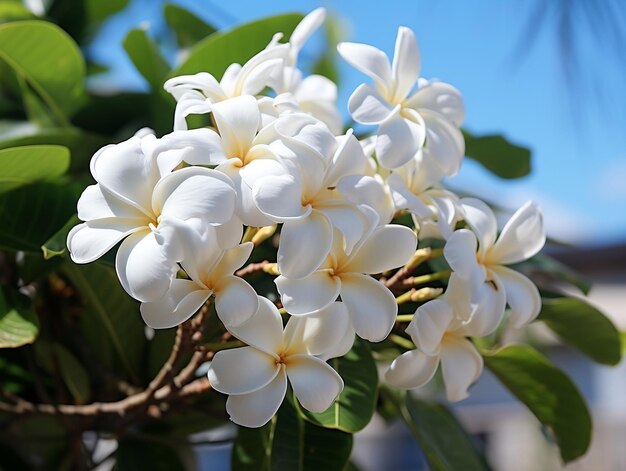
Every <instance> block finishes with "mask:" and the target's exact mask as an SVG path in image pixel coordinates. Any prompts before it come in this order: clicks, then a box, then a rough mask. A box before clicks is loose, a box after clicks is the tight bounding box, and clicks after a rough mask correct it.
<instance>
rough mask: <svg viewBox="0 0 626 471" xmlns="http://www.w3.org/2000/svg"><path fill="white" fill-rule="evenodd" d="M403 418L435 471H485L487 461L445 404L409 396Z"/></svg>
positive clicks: (402, 412)
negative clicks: (459, 470)
mask: <svg viewBox="0 0 626 471" xmlns="http://www.w3.org/2000/svg"><path fill="white" fill-rule="evenodd" d="M400 407H401V415H402V417H403V418H404V420H405V422H406V423H407V425H408V426H409V428H410V429H411V431H412V432H413V435H415V438H416V439H417V441H418V442H419V444H420V446H421V447H422V450H423V451H424V454H425V455H426V459H427V460H428V464H429V466H430V468H431V469H433V470H434V471H456V470H457V469H462V470H464V471H485V470H488V469H489V466H488V464H487V462H486V461H485V458H484V457H483V456H482V455H481V454H480V453H479V452H478V450H477V449H476V447H475V446H474V444H473V443H472V440H471V438H470V436H469V435H468V434H467V432H466V431H465V429H464V428H463V426H462V425H461V424H460V423H459V421H458V420H457V419H456V417H455V416H454V415H453V414H452V413H451V412H450V410H448V408H446V407H445V406H443V405H442V404H438V403H436V402H427V401H420V400H418V399H414V398H413V397H412V396H411V395H410V394H407V395H406V398H405V400H404V402H403V403H402V404H401V406H400Z"/></svg>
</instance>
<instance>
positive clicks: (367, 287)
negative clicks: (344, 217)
mask: <svg viewBox="0 0 626 471" xmlns="http://www.w3.org/2000/svg"><path fill="white" fill-rule="evenodd" d="M416 246H417V239H416V237H415V234H414V233H413V231H411V230H410V229H409V228H408V227H404V226H399V225H386V226H379V227H377V228H376V229H374V230H373V231H372V232H371V233H369V234H367V235H366V236H365V237H364V238H363V239H362V240H361V241H359V243H358V244H357V245H356V247H355V248H354V250H353V251H352V252H351V254H350V255H347V254H346V252H345V249H344V247H343V244H342V242H341V236H340V234H337V233H335V238H334V242H333V249H332V251H331V253H330V254H329V256H328V258H327V259H326V261H325V263H324V264H323V265H322V266H321V267H320V268H319V269H318V270H317V271H315V272H313V273H312V274H311V275H309V276H307V277H304V278H300V279H292V278H287V277H286V276H283V275H281V276H279V277H277V278H276V280H275V283H276V287H277V288H278V292H279V293H280V295H281V300H282V303H283V305H284V306H285V308H286V309H287V311H288V312H289V313H290V314H293V315H306V314H309V313H312V312H315V311H317V310H319V309H323V308H325V307H327V306H329V305H330V304H332V303H333V302H334V301H335V300H336V299H337V296H341V300H342V301H343V303H344V304H345V306H346V307H347V309H348V312H349V314H350V318H351V321H352V325H353V326H354V329H355V331H356V333H357V334H358V335H359V336H360V337H362V338H364V339H367V340H370V341H373V342H379V341H381V340H383V339H384V338H385V337H386V336H387V335H388V334H389V332H390V331H391V328H392V327H393V324H394V322H395V319H396V315H397V313H398V305H397V304H396V299H395V297H394V295H393V294H392V292H391V291H389V289H388V288H387V287H385V286H384V285H383V284H382V283H380V282H379V281H377V280H375V279H374V278H372V277H371V276H368V274H375V273H382V272H384V271H387V270H391V269H393V268H397V267H400V266H402V265H404V264H405V263H407V262H408V261H409V259H410V258H411V256H412V255H413V254H414V253H415V249H416Z"/></svg>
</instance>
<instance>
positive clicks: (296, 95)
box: [262, 8, 341, 134]
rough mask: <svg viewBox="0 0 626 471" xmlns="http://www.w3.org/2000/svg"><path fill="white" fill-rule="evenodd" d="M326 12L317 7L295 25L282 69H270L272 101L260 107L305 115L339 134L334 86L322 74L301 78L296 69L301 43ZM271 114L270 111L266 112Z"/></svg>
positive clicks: (339, 126)
mask: <svg viewBox="0 0 626 471" xmlns="http://www.w3.org/2000/svg"><path fill="white" fill-rule="evenodd" d="M325 18H326V10H325V9H324V8H317V9H315V10H313V11H312V12H311V13H309V14H308V15H306V16H305V17H304V18H303V19H302V21H301V22H300V23H299V24H298V25H297V26H296V28H295V29H294V31H293V33H292V34H291V37H290V39H289V43H288V44H289V53H288V54H287V57H286V58H285V60H284V61H283V63H282V68H276V69H274V72H273V75H272V80H271V83H270V87H271V88H272V89H273V90H275V91H276V93H277V94H278V96H276V98H275V99H267V100H262V101H263V102H264V104H267V105H269V106H272V107H274V108H276V110H277V111H278V113H279V114H281V113H284V112H290V111H291V112H305V113H309V114H310V115H312V116H314V117H315V118H317V119H319V120H321V121H322V122H324V123H325V124H326V125H327V126H328V128H329V129H330V130H331V131H332V132H333V133H334V134H339V133H340V132H341V116H340V114H339V110H338V109H337V105H336V102H337V85H335V83H334V82H333V81H332V80H329V79H328V78H327V77H324V76H322V75H309V76H308V77H303V76H302V72H301V71H300V70H299V69H298V68H297V67H296V65H297V62H298V55H299V53H300V50H301V49H302V47H303V46H304V43H305V42H306V41H307V40H308V39H309V38H310V37H311V35H312V34H313V33H314V32H315V31H316V30H317V29H318V28H319V27H320V26H321V25H322V23H323V22H324V19H325ZM281 37H282V34H278V35H276V36H275V37H274V40H273V41H272V43H270V45H269V46H268V48H271V47H275V46H277V45H279V43H278V40H279V39H280V38H281ZM270 113H271V112H270Z"/></svg>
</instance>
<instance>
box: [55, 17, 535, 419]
mask: <svg viewBox="0 0 626 471" xmlns="http://www.w3.org/2000/svg"><path fill="white" fill-rule="evenodd" d="M324 16H325V12H324V10H323V9H318V10H315V11H313V12H312V13H310V14H309V15H307V16H306V17H305V18H304V20H303V21H302V22H301V23H300V24H299V25H298V26H297V28H296V29H295V30H294V32H293V34H292V35H291V39H290V41H289V42H288V43H281V42H280V41H281V40H282V35H281V34H277V35H276V36H275V37H274V39H273V40H272V41H271V42H270V44H268V45H267V47H266V48H265V49H264V50H263V51H261V52H259V53H258V54H257V55H256V56H254V57H252V58H251V59H250V60H249V61H248V62H247V63H245V64H243V65H240V64H232V65H231V66H230V67H228V69H227V70H226V72H225V73H224V75H223V77H222V78H221V80H218V79H217V78H215V77H213V76H212V75H210V74H208V73H199V74H196V75H190V76H181V77H175V78H172V79H170V80H168V81H167V82H166V83H165V89H166V90H167V91H168V92H169V93H171V95H172V96H173V97H174V98H175V100H176V102H177V106H176V112H175V116H174V129H173V132H172V133H171V134H167V135H165V136H163V137H156V136H155V135H154V134H153V133H152V132H151V131H149V130H141V131H139V132H138V133H137V134H136V135H135V136H134V137H132V138H130V139H129V140H127V141H125V142H122V143H120V144H116V145H110V146H107V147H104V148H103V149H101V150H100V151H99V152H98V153H97V154H96V155H94V157H93V158H92V161H91V173H92V175H93V178H94V179H95V181H96V184H94V185H92V186H89V187H88V188H87V189H86V190H85V191H84V193H83V194H82V196H81V198H80V200H79V202H78V216H79V218H80V219H81V220H82V221H84V222H83V223H81V224H79V225H78V226H76V227H74V228H73V229H72V230H71V232H70V233H69V235H68V239H67V245H68V248H69V251H70V253H71V257H72V259H73V260H74V261H75V262H76V263H88V262H91V261H94V260H96V259H97V258H99V257H101V256H102V255H103V254H105V253H106V252H107V251H109V250H110V249H111V248H113V247H114V246H116V245H117V244H119V243H120V242H121V244H120V245H119V248H118V249H117V255H116V262H115V265H116V271H117V274H118V276H119V279H120V282H121V285H122V286H123V288H124V289H125V290H126V291H127V292H128V294H129V295H130V296H132V297H133V298H135V299H137V300H138V301H140V302H141V315H142V317H143V319H144V321H145V322H146V324H147V325H148V326H150V327H153V328H156V329H160V328H169V327H173V326H176V325H179V324H181V323H182V322H184V321H186V320H187V319H189V318H190V317H191V316H193V315H194V314H195V313H196V312H197V311H198V309H200V308H201V307H202V306H203V305H205V303H207V302H208V301H210V300H213V301H214V306H215V311H216V313H217V315H218V316H219V318H220V320H221V321H222V323H223V325H224V326H225V328H226V329H227V330H228V331H229V332H230V333H231V334H232V335H233V336H234V337H235V338H237V339H239V340H240V341H242V342H243V343H245V344H246V345H247V346H244V347H241V348H236V349H230V350H224V351H219V352H217V353H216V354H215V356H214V357H213V360H212V362H211V366H210V369H209V373H208V376H209V380H210V382H211V385H212V386H213V388H214V389H216V390H217V391H220V392H223V393H225V394H228V395H229V398H228V401H227V405H226V407H227V411H228V413H229V414H230V416H231V419H232V420H233V421H234V422H236V423H238V424H241V425H245V426H249V427H259V426H261V425H263V424H265V423H267V421H269V420H270V419H271V417H272V416H273V415H274V414H275V413H276V411H277V410H278V408H279V406H280V404H281V403H282V401H283V399H284V397H285V394H286V390H287V385H288V382H289V383H290V384H291V387H292V388H293V391H294V393H295V396H296V397H297V398H298V400H299V402H300V403H301V405H302V407H304V408H306V409H308V410H310V411H313V412H321V411H324V410H325V409H327V408H328V407H329V406H331V404H332V403H333V401H334V400H335V399H336V398H337V397H338V395H339V394H340V392H341V391H342V388H343V381H342V379H341V377H340V376H339V374H337V372H336V371H335V370H333V368H331V367H330V366H329V365H328V364H327V363H326V360H328V359H330V358H334V357H340V356H342V355H344V354H345V353H346V352H348V351H349V350H350V349H351V347H352V345H353V343H354V340H355V336H359V337H361V338H363V339H366V340H367V341H370V342H380V341H382V340H384V339H386V338H387V337H388V335H389V334H390V332H391V331H392V329H394V326H397V323H396V320H397V314H398V300H397V299H396V296H395V294H394V293H393V292H392V290H391V289H390V288H393V286H391V285H390V284H389V283H385V282H384V281H385V278H383V277H381V276H379V275H380V274H383V276H384V277H387V278H386V279H389V273H390V272H392V271H393V270H395V269H397V268H400V267H404V269H405V270H406V269H407V267H408V266H410V265H411V263H413V262H414V259H415V254H416V250H417V242H418V238H419V239H420V240H422V239H426V238H429V239H432V238H437V239H440V240H442V241H444V243H445V248H444V252H443V253H444V256H445V259H446V261H447V262H448V264H449V266H450V268H451V269H452V270H453V273H452V275H451V276H450V278H449V280H448V281H447V283H444V284H447V289H446V290H445V293H443V295H441V296H440V297H438V298H437V299H431V300H428V299H422V300H421V301H422V304H421V305H420V307H419V308H418V309H417V311H416V312H415V315H414V316H413V318H412V320H411V322H410V324H409V326H408V328H407V329H406V332H407V334H409V335H410V337H411V339H412V340H413V342H414V344H415V346H416V349H415V350H410V351H408V352H405V353H404V354H402V355H401V356H400V357H398V358H397V359H396V360H395V361H394V362H393V363H392V365H391V367H390V368H389V370H388V372H387V374H386V380H387V381H388V382H389V383H390V384H391V385H394V386H397V387H400V388H415V387H419V386H421V385H423V384H425V383H426V382H428V381H429V380H430V379H431V378H432V377H433V375H434V373H435V371H436V369H437V368H438V365H439V364H441V370H442V373H443V378H444V382H445V386H446V390H447V394H448V398H449V399H450V400H453V401H454V400H460V399H463V398H464V397H465V396H466V395H467V389H468V387H469V386H470V385H471V383H472V382H473V381H475V380H476V378H477V377H478V376H479V374H480V372H481V370H482V358H481V356H480V354H479V353H478V351H477V350H476V348H475V347H474V345H473V343H472V342H471V340H469V337H476V336H484V335H487V334H489V333H491V332H493V331H494V330H495V329H496V328H497V327H498V326H499V325H500V324H501V322H502V321H503V319H504V316H505V308H506V305H508V306H509V307H510V316H509V319H510V320H509V322H511V323H512V324H513V325H514V326H516V327H520V326H523V325H524V324H527V323H528V322H530V321H532V320H533V319H534V318H535V317H536V316H537V314H538V312H539V309H540V298H539V295H538V291H537V288H536V287H535V286H534V285H533V284H532V282H531V281H529V280H528V279H527V278H526V277H525V276H523V275H522V274H520V273H518V272H517V271H514V270H513V269H511V268H508V267H507V266H506V265H510V264H514V263H517V262H519V261H522V260H525V259H527V258H529V257H531V256H532V255H534V254H535V253H537V251H539V250H540V249H541V247H542V246H543V243H544V240H545V237H544V235H543V227H542V220H541V214H540V212H539V210H538V209H537V208H536V207H535V206H534V205H532V204H527V205H526V206H524V207H523V208H521V209H520V210H519V211H518V212H517V213H516V214H515V215H514V216H513V217H512V218H511V220H510V221H509V222H508V223H507V224H506V226H505V227H504V229H503V230H502V232H501V233H500V235H499V236H498V231H497V224H496V218H495V216H494V214H493V212H492V211H491V210H490V209H489V207H487V206H486V205H485V204H484V203H483V202H481V201H479V200H476V199H472V198H460V197H458V196H457V195H455V194H454V193H453V192H451V191H449V190H447V189H445V188H444V187H443V184H442V180H443V179H444V178H445V177H450V176H453V175H454V174H455V173H456V172H457V171H458V170H459V167H460V165H461V161H462V159H463V156H464V151H465V149H464V140H463V135H462V133H461V130H460V125H461V123H462V121H463V116H464V109H463V101H462V98H461V95H460V93H459V91H458V90H456V89H455V88H454V87H452V86H451V85H448V84H446V83H443V82H439V81H429V80H425V79H423V78H421V77H420V76H419V74H420V58H419V52H418V49H417V44H416V40H415V37H414V34H413V32H412V31H411V30H410V29H408V28H404V27H401V28H400V29H399V31H398V37H397V40H396V47H395V53H394V57H393V61H392V62H391V63H390V62H389V59H388V58H387V56H386V55H385V54H384V53H383V52H382V51H380V50H378V49H376V48H374V47H372V46H368V45H364V44H354V43H342V44H340V45H339V46H338V51H339V54H340V55H341V56H342V57H343V58H344V59H345V60H346V61H347V62H348V63H349V64H351V65H353V66H354V67H355V68H356V69H358V70H359V71H361V72H363V73H364V74H366V75H367V76H368V77H370V78H371V79H372V80H373V84H363V85H360V86H359V87H358V88H357V89H356V90H355V91H354V93H353V94H352V96H351V97H350V100H349V104H348V110H349V112H350V114H351V116H352V119H353V120H354V121H356V122H358V123H360V124H363V125H369V126H375V129H373V132H372V134H371V135H370V136H369V137H366V138H363V139H361V140H359V139H358V138H357V137H356V135H355V133H354V132H353V130H351V129H350V130H348V131H347V132H346V133H344V134H341V119H340V113H339V111H338V109H337V107H336V104H335V101H336V97H337V90H336V85H335V84H334V83H333V82H332V81H330V80H328V79H327V78H325V77H322V76H319V75H311V76H308V77H304V76H303V73H302V72H301V71H300V70H299V69H298V68H297V62H298V54H299V51H300V49H301V48H302V46H303V44H304V43H305V41H306V40H307V38H309V37H310V36H311V34H312V33H313V32H314V31H315V30H316V29H317V28H318V27H319V26H320V24H321V23H322V22H323V20H324ZM192 114H203V115H208V116H209V117H210V120H211V123H212V125H211V126H210V127H204V128H199V129H188V125H187V117H188V116H189V115H192ZM399 214H410V215H411V217H412V221H413V228H411V227H407V226H406V225H401V224H397V223H396V224H394V223H392V220H394V217H395V216H397V215H399ZM244 227H247V228H248V229H247V231H250V230H253V231H254V230H257V229H255V228H267V227H269V228H272V229H270V230H269V231H266V232H272V231H273V228H275V227H280V238H279V243H278V250H277V259H276V264H274V265H273V266H270V267H269V268H271V269H270V270H267V271H268V272H271V271H273V272H274V273H275V274H277V275H278V276H277V277H276V278H275V280H274V281H275V285H276V289H277V293H278V294H279V296H280V304H279V305H278V306H282V307H283V309H282V311H283V314H284V315H285V316H289V317H288V320H287V321H286V323H285V325H284V326H283V317H281V313H280V312H279V310H278V308H277V305H275V304H274V303H272V302H271V301H270V300H269V299H267V298H266V297H262V296H259V295H258V294H257V293H256V291H255V290H254V288H253V287H252V286H251V285H250V284H249V283H248V282H246V281H245V280H244V279H243V278H242V277H239V276H236V275H235V272H236V271H237V270H238V269H240V268H241V267H243V266H244V265H246V263H247V261H248V259H249V257H250V255H251V253H252V251H253V249H254V243H253V242H249V241H248V242H243V243H242V236H243V234H244ZM407 264H408V265H407ZM444 281H445V280H444ZM431 294H433V296H434V294H438V293H435V292H433V293H431ZM423 301H426V302H423ZM396 328H397V327H396Z"/></svg>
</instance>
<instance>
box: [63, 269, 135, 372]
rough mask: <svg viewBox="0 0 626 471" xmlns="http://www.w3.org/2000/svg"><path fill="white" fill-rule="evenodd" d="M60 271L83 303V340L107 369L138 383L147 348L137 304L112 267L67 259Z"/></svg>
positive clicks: (81, 322)
mask: <svg viewBox="0 0 626 471" xmlns="http://www.w3.org/2000/svg"><path fill="white" fill-rule="evenodd" d="M62 273H63V274H65V275H66V276H67V278H68V279H69V280H70V282H71V283H72V284H73V285H74V287H75V288H76V289H77V290H78V293H79V295H80V297H81V298H82V299H83V302H84V303H85V312H84V314H83V315H82V316H81V318H80V321H79V322H80V328H81V331H82V333H83V336H84V338H85V342H86V343H87V344H88V345H89V346H90V347H91V348H92V349H93V350H94V354H96V355H97V356H98V358H99V360H100V361H101V362H102V363H103V364H104V365H105V366H107V367H108V368H110V369H112V370H114V371H119V370H120V369H121V370H125V371H126V372H127V374H128V375H129V376H130V377H131V378H132V379H133V380H134V381H135V382H138V378H139V377H140V375H139V369H140V367H141V364H142V361H143V355H144V350H145V348H146V342H147V341H146V337H145V334H144V323H143V321H142V320H141V317H140V315H139V303H138V302H136V301H135V300H134V299H132V298H131V297H130V296H128V294H126V292H125V291H124V290H123V289H122V287H121V286H120V283H119V280H118V279H117V275H116V274H115V270H114V269H112V268H110V267H108V266H104V265H102V264H99V263H92V264H89V265H76V264H74V263H72V262H71V261H69V260H67V261H66V263H65V265H64V266H63V268H62Z"/></svg>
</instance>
